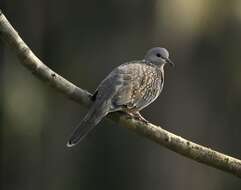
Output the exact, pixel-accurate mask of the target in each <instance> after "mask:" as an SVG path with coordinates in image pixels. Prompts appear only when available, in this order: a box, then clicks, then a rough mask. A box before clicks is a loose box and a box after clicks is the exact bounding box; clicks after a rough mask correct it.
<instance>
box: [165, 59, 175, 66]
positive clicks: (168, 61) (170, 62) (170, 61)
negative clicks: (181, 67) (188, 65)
mask: <svg viewBox="0 0 241 190" xmlns="http://www.w3.org/2000/svg"><path fill="white" fill-rule="evenodd" d="M166 62H167V63H169V64H170V65H171V66H172V67H174V66H175V64H174V63H173V62H172V60H171V59H169V58H167V59H166Z"/></svg>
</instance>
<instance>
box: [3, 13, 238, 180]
mask: <svg viewBox="0 0 241 190" xmlns="http://www.w3.org/2000/svg"><path fill="white" fill-rule="evenodd" d="M0 38H1V39H2V40H3V41H5V42H6V43H7V44H8V45H9V46H10V47H11V49H12V50H13V51H14V52H15V53H16V54H17V56H18V58H19V61H20V63H21V64H22V65H23V66H25V67H26V68H27V69H28V70H29V71H31V72H32V73H33V74H34V75H35V76H37V77H38V78H40V79H41V80H42V81H44V82H46V83H47V84H49V85H51V86H52V87H53V88H54V89H56V90H58V91H59V92H61V93H62V94H64V95H65V96H66V97H68V98H69V99H72V100H74V101H75V102H77V103H79V104H80V105H83V106H85V107H87V108H88V107H90V105H91V103H92V101H91V96H92V95H91V94H90V93H89V92H87V91H85V90H83V89H81V88H78V87H77V86H75V85H74V84H72V83H71V82H69V81H67V80H66V79H64V78H63V77H62V76H60V75H58V74H57V73H55V72H54V71H52V70H51V69H50V68H48V67H47V66H46V65H44V64H43V62H42V61H41V60H40V59H39V58H38V57H37V56H36V55H34V53H33V52H32V51H31V50H30V48H29V47H28V46H27V45H26V44H25V43H24V41H23V40H22V39H21V38H20V36H19V35H18V33H17V32H16V31H15V30H14V28H13V27H12V26H11V24H10V23H9V22H8V20H7V19H6V17H5V16H4V15H3V14H2V12H1V11H0ZM109 118H110V119H112V120H113V121H114V122H116V123H118V124H120V125H121V126H123V127H126V128H128V129H131V130H132V131H134V132H135V133H137V134H139V135H141V136H144V137H146V138H148V139H150V140H152V141H154V142H156V143H158V144H160V145H161V146H165V147H167V148H168V149H170V150H172V151H174V152H176V153H179V154H182V155H183V156H185V157H188V158H190V159H193V160H196V161H198V162H201V163H204V164H206V165H208V166H211V167H214V168H218V169H220V170H223V171H226V172H229V173H231V174H233V175H235V176H238V177H241V161H240V160H238V159H236V158H233V157H230V156H228V155H225V154H222V153H220V152H217V151H214V150H212V149H210V148H207V147H204V146H201V145H198V144H196V143H193V142H191V141H189V140H186V139H184V138H182V137H180V136H177V135H175V134H172V133H170V132H168V131H166V130H164V129H162V128H161V127H159V126H155V125H153V124H150V123H149V124H146V123H143V122H140V121H138V120H135V119H133V118H130V117H129V116H128V115H126V114H124V113H113V114H110V116H109Z"/></svg>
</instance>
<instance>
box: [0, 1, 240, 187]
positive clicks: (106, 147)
mask: <svg viewBox="0 0 241 190" xmlns="http://www.w3.org/2000/svg"><path fill="white" fill-rule="evenodd" d="M0 8H1V9H2V11H3V12H4V14H5V15H6V16H7V18H8V19H9V20H10V22H11V23H12V24H13V26H14V27H15V28H16V30H17V31H18V32H19V34H20V35H21V37H22V38H23V39H24V40H25V41H26V43H27V44H28V45H29V46H30V47H31V48H32V50H33V51H34V52H35V53H36V55H37V56H39V57H40V58H41V59H42V60H43V61H44V63H46V64H47V65H48V66H49V67H51V68H52V69H53V70H55V71H56V72H58V73H59V74H61V75H62V76H64V77H65V78H67V79H68V80H70V81H72V82H73V83H75V84H76V85H78V86H80V87H82V88H84V89H87V90H89V91H91V92H93V91H94V90H95V88H96V86H97V85H98V84H99V82H100V81H101V80H102V79H103V78H104V77H105V76H106V75H107V74H108V73H109V72H110V71H111V70H112V69H113V68H114V67H116V66H117V65H119V64H121V63H123V62H125V61H130V60H133V59H142V58H143V56H144V54H145V52H146V50H147V49H149V48H150V47H154V46H163V47H166V48H167V49H168V50H169V51H170V57H171V59H172V60H173V61H174V62H175V63H176V68H175V69H172V68H170V67H166V72H165V87H164V90H163V93H162V94H161V96H160V98H158V100H156V101H155V103H154V104H152V105H151V106H149V107H148V108H146V109H145V110H144V111H143V115H144V116H145V117H146V118H147V119H148V120H150V121H152V122H153V123H155V124H159V125H161V126H162V127H163V128H165V129H167V130H169V131H171V132H174V133H176V134H178V135H181V136H183V137H185V138H188V139H190V140H192V141H194V142H197V143H200V144H203V145H206V146H209V147H211V148H214V149H216V150H218V151H221V152H224V153H227V154H230V155H232V156H234V157H237V158H241V138H240V134H241V117H240V114H241V1H237V0H230V1H225V0H213V1H208V0H197V1H188V0H172V1H166V0H163V1H161V0H158V1H155V0H152V1H146V0H138V1H137V0H133V1H130V0H91V1H87V0H85V1H84V0H82V1H76V0H73V1H67V0H62V1H60V0H0ZM0 77H1V78H0V80H1V83H0V98H1V103H0V105H1V109H0V174H1V177H0V180H1V184H0V189H3V190H15V189H18V190H32V189H35V190H42V189H45V190H55V189H58V190H62V189H63V190H65V189H83V190H92V189H93V190H94V189H99V190H101V189H105V190H106V189H117V190H123V189H125V190H132V189H138V190H147V189H151V190H157V189H165V190H176V189H178V190H189V189H190V190H191V189H195V190H203V189H205V190H226V189H240V188H241V181H240V179H238V178H236V177H234V176H232V175H229V174H226V173H224V172H221V171H218V170H216V169H213V168H209V167H207V166H205V165H201V164H199V163H196V162H194V161H191V160H189V159H187V158H184V157H182V156H180V155H178V154H176V153H173V152H171V151H169V150H167V149H165V148H162V147H160V146H159V145H156V144H155V143H153V142H151V141H149V140H147V139H145V138H142V137H139V136H137V135H136V134H134V133H133V132H131V131H129V130H127V129H125V128H122V127H120V126H118V125H116V124H115V123H113V122H111V121H108V120H104V121H103V122H102V123H101V124H100V125H99V127H98V128H97V129H96V130H95V131H94V132H93V133H92V134H91V135H90V136H89V137H88V138H87V139H86V140H85V141H83V142H82V143H81V144H80V145H78V146H76V147H74V148H73V149H68V148H66V146H65V144H66V141H67V139H68V137H69V135H70V133H71V131H72V130H73V128H74V126H75V125H76V123H78V122H79V120H80V119H81V118H82V117H83V116H84V114H85V113H86V111H87V110H85V109H84V108H82V107H80V106H79V105H77V104H76V103H74V102H72V101H70V100H68V99H66V98H65V97H64V96H62V95H61V94H59V93H57V92H55V91H54V90H53V89H51V88H49V87H48V86H47V85H46V84H44V83H42V82H41V81H39V80H38V79H36V78H35V77H34V76H32V75H31V73H30V72H29V71H27V70H26V69H25V68H24V67H23V66H22V65H20V64H19V62H18V60H17V59H16V56H15V54H14V53H13V52H12V51H10V50H9V49H8V48H5V44H3V43H2V42H1V43H0Z"/></svg>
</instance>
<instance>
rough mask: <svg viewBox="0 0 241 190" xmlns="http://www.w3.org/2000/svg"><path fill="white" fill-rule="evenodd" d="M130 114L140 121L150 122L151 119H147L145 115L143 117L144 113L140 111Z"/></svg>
mask: <svg viewBox="0 0 241 190" xmlns="http://www.w3.org/2000/svg"><path fill="white" fill-rule="evenodd" d="M127 114H128V115H130V116H131V117H132V118H134V119H137V120H139V121H142V122H143V123H145V124H148V123H149V121H147V120H146V119H145V118H144V117H142V115H141V114H140V113H139V112H131V113H130V112H128V113H127Z"/></svg>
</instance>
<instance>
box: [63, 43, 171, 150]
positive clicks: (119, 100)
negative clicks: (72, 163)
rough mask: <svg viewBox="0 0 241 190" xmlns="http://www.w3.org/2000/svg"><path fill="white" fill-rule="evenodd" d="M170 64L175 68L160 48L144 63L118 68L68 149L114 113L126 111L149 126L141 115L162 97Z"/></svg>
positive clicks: (96, 97)
mask: <svg viewBox="0 0 241 190" xmlns="http://www.w3.org/2000/svg"><path fill="white" fill-rule="evenodd" d="M166 63H170V64H171V65H173V63H172V62H171V60H170V59H169V53H168V51H167V50H166V49H164V48H160V47H156V48H152V49H150V50H149V51H148V52H147V53H146V56H145V58H144V59H143V60H138V61H132V62H128V63H125V64H122V65H120V66H118V67H117V68H115V69H114V70H113V71H112V72H111V73H110V74H109V75H108V76H107V77H106V78H105V79H104V80H103V81H102V82H101V83H100V85H99V86H98V87H97V89H96V91H95V93H94V95H93V99H94V103H93V105H92V107H91V108H90V110H89V111H88V113H87V115H86V116H85V117H84V119H83V120H82V121H81V122H80V123H79V125H78V126H77V128H76V129H75V131H74V132H73V134H72V136H71V138H70V140H69V141H68V143H67V146H68V147H71V146H74V145H75V144H77V143H78V142H80V141H81V140H82V139H83V138H84V137H85V136H86V135H87V134H88V133H89V132H90V131H91V130H92V129H93V128H94V127H95V126H96V125H97V124H98V123H99V122H100V121H101V120H102V119H103V117H105V116H106V115H107V114H108V113H111V112H115V111H124V112H126V113H128V114H129V115H131V116H133V117H137V118H139V119H140V120H142V121H145V122H146V120H145V119H144V118H143V117H142V116H141V115H140V114H139V111H140V110H142V109H143V108H145V107H146V106H148V105H149V104H150V103H152V102H153V101H154V100H155V99H156V98H157V97H158V96H159V95H160V93H161V91H162V88H163V84H164V65H165V64H166Z"/></svg>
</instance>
